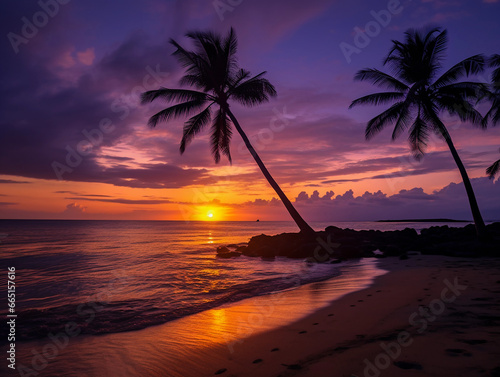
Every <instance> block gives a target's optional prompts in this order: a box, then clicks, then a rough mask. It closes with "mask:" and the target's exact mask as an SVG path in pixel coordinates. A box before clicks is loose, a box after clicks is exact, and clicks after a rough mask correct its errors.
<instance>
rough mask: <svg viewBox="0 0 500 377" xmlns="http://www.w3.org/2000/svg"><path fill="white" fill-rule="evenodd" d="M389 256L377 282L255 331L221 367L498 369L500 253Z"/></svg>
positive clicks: (266, 372)
mask: <svg viewBox="0 0 500 377" xmlns="http://www.w3.org/2000/svg"><path fill="white" fill-rule="evenodd" d="M380 263H381V266H382V267H383V268H385V269H388V270H390V272H389V273H388V274H386V275H383V276H380V277H378V278H377V279H376V280H375V282H374V284H373V285H372V286H371V287H369V288H367V289H364V290H361V291H359V292H356V293H352V294H350V295H347V296H345V297H343V298H341V299H340V300H337V301H335V302H333V303H332V304H331V305H330V306H329V307H328V308H325V309H322V310H319V311H317V312H316V313H314V314H312V315H310V316H308V317H307V318H305V319H303V320H300V321H298V322H296V323H294V324H293V325H291V326H286V327H284V328H281V329H277V330H275V331H272V332H268V333H265V334H263V335H260V336H256V337H253V338H250V339H247V340H246V341H245V342H244V343H243V344H241V345H238V346H237V347H236V348H235V353H234V355H232V357H230V358H229V357H228V359H227V361H226V363H225V364H224V365H221V368H227V371H225V372H224V373H221V370H219V373H221V375H226V376H281V377H285V376H318V377H320V376H339V377H344V376H347V377H350V376H379V375H380V376H388V377H390V376H498V375H499V373H500V362H499V361H498V360H500V347H499V346H500V344H499V335H500V323H499V316H498V314H499V313H498V307H499V295H498V294H499V293H500V285H499V284H500V271H499V269H498V267H499V264H500V262H499V261H498V260H495V259H458V258H448V257H440V256H436V257H433V256H412V257H410V259H408V260H399V259H397V258H388V259H384V260H381V262H380ZM207 372H209V371H207ZM212 373H214V372H212Z"/></svg>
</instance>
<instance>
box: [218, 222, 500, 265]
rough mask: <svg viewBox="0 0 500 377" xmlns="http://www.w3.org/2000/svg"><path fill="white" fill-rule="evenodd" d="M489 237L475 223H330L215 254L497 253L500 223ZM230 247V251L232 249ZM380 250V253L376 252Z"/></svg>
mask: <svg viewBox="0 0 500 377" xmlns="http://www.w3.org/2000/svg"><path fill="white" fill-rule="evenodd" d="M486 228H487V230H488V231H489V233H490V235H491V237H490V240H488V241H479V240H478V239H477V237H476V232H475V227H474V225H467V226H465V227H462V228H455V227H452V228H450V227H448V226H446V225H445V226H433V227H430V228H427V229H422V231H421V233H420V234H418V233H417V231H416V230H415V229H412V228H405V229H403V230H395V231H385V232H382V231H379V230H362V231H355V230H352V229H341V228H338V227H335V226H329V227H327V228H326V229H325V230H324V231H320V232H316V233H315V234H313V235H307V236H306V235H304V234H302V233H282V234H278V235H275V236H268V235H265V234H261V235H258V236H255V237H252V238H251V239H250V241H249V242H248V244H247V245H246V246H242V245H241V244H231V245H228V246H219V247H218V248H217V255H218V256H221V257H222V258H230V257H233V256H239V255H241V254H243V255H245V256H249V257H262V258H266V259H272V258H274V257H277V256H284V257H288V258H308V261H310V262H326V261H329V260H331V259H332V258H333V259H334V260H338V259H342V260H343V259H350V258H362V257H366V256H369V257H376V258H383V257H385V256H400V257H401V259H403V260H404V259H406V258H407V256H408V255H414V253H415V250H419V252H420V253H421V254H439V255H449V256H467V257H473V256H480V255H488V256H498V255H499V251H500V248H499V247H498V245H499V244H500V223H493V224H490V225H488V226H487V227H486ZM231 249H233V250H231ZM376 250H380V252H381V253H382V255H378V254H377V255H375V253H374V251H376Z"/></svg>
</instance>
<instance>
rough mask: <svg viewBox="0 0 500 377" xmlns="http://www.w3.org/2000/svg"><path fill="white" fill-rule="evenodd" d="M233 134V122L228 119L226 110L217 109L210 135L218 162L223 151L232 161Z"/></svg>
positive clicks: (213, 154) (215, 159)
mask: <svg viewBox="0 0 500 377" xmlns="http://www.w3.org/2000/svg"><path fill="white" fill-rule="evenodd" d="M231 135H232V131H231V123H230V122H229V121H228V118H227V114H226V112H225V111H224V110H223V109H219V110H217V112H216V115H215V118H214V122H213V124H212V128H211V137H210V144H211V146H212V156H213V157H214V161H215V163H216V164H218V163H219V162H220V155H221V152H222V154H224V155H226V156H227V158H228V159H229V162H230V163H231V162H232V160H231V153H230V151H229V144H230V141H231Z"/></svg>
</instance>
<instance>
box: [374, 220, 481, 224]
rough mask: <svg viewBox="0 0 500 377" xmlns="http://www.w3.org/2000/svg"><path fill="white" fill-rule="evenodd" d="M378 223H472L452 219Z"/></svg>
mask: <svg viewBox="0 0 500 377" xmlns="http://www.w3.org/2000/svg"><path fill="white" fill-rule="evenodd" d="M376 222H377V223H471V222H472V221H469V220H452V219H405V220H377V221H376Z"/></svg>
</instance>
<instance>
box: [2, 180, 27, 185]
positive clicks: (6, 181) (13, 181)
mask: <svg viewBox="0 0 500 377" xmlns="http://www.w3.org/2000/svg"><path fill="white" fill-rule="evenodd" d="M1 183H31V182H26V181H16V180H13V179H0V184H1Z"/></svg>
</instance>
